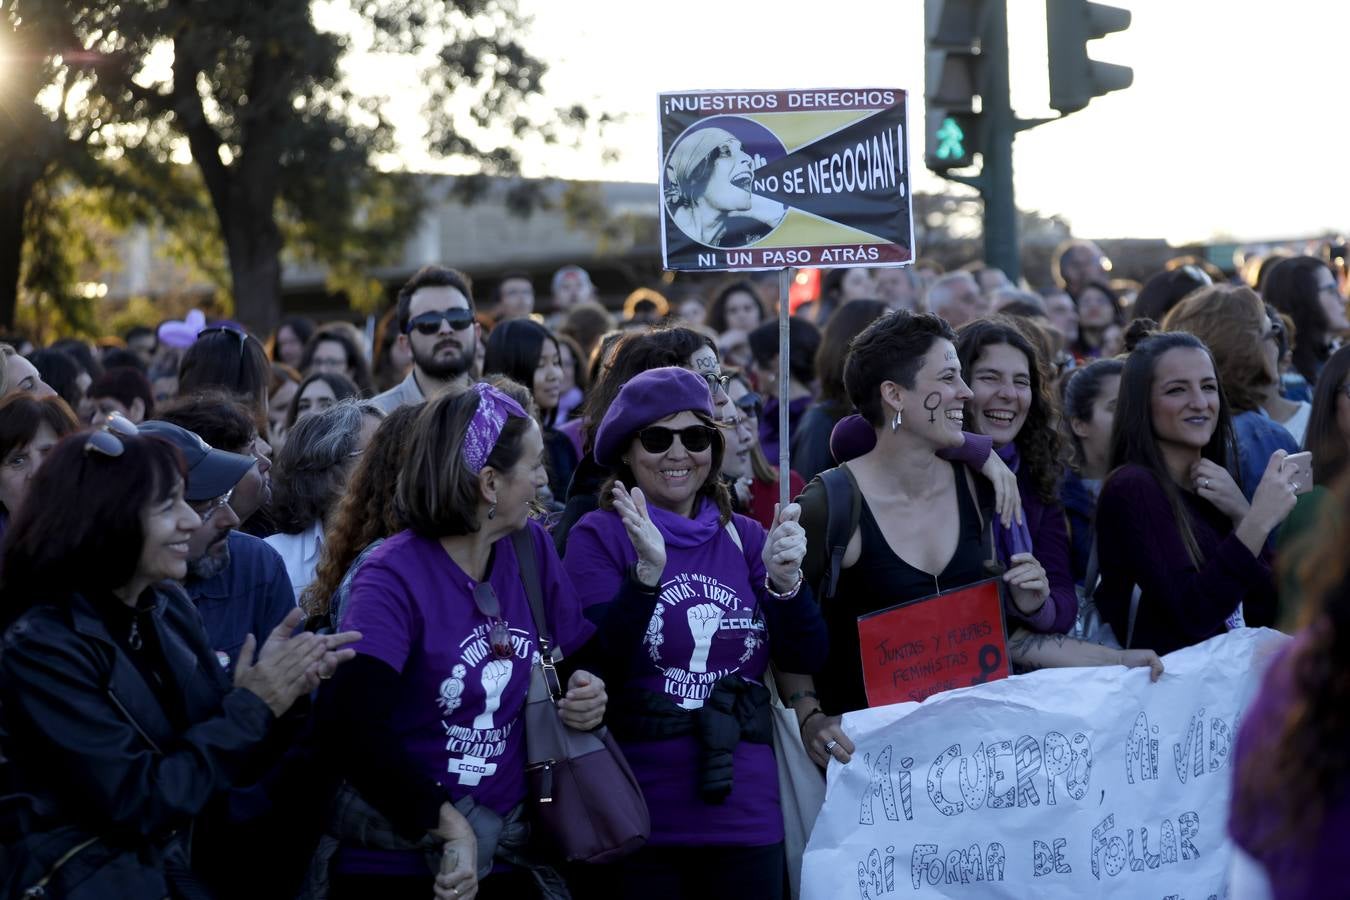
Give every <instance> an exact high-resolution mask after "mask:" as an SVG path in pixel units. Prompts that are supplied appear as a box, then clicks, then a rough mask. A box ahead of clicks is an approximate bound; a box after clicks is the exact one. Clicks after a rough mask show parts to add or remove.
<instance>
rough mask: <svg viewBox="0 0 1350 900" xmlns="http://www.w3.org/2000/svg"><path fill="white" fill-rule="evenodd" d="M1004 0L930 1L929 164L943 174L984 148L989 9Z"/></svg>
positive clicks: (927, 17)
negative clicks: (984, 36) (983, 39)
mask: <svg viewBox="0 0 1350 900" xmlns="http://www.w3.org/2000/svg"><path fill="white" fill-rule="evenodd" d="M989 2H1004V0H925V5H924V32H925V44H924V75H925V83H924V94H923V99H924V107H925V113H926V116H925V119H926V121H925V124H926V126H927V128H926V144H925V151H924V161H925V163H927V165H928V168H930V169H932V170H933V171H934V172H937V173H938V174H942V173H943V172H946V171H947V170H948V169H960V168H964V167H966V166H969V165H972V164H974V162H975V153H976V152H977V151H978V150H979V149H980V129H979V125H980V105H979V103H978V100H977V98H979V97H980V96H981V95H982V94H983V92H984V77H985V74H984V60H983V59H982V58H981V53H980V36H981V30H982V28H983V25H984V15H985V8H986V6H987V5H988V3H989Z"/></svg>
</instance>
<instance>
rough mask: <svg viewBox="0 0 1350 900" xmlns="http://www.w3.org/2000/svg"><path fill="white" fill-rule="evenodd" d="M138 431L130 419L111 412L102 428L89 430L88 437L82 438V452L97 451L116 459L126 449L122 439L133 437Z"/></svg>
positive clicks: (139, 431)
mask: <svg viewBox="0 0 1350 900" xmlns="http://www.w3.org/2000/svg"><path fill="white" fill-rule="evenodd" d="M140 433H141V430H140V429H139V428H137V427H136V425H135V423H133V422H132V421H131V420H130V419H128V418H126V417H125V416H122V415H120V414H119V413H113V414H112V415H110V416H108V420H107V421H106V422H104V423H103V427H102V428H97V429H95V430H93V431H91V432H89V437H87V438H85V439H84V452H85V453H99V454H101V455H103V456H107V457H109V458H111V459H116V458H117V457H119V456H121V455H122V454H123V453H124V452H125V451H126V447H125V446H123V444H122V439H123V438H129V437H135V436H136V435H138V434H140Z"/></svg>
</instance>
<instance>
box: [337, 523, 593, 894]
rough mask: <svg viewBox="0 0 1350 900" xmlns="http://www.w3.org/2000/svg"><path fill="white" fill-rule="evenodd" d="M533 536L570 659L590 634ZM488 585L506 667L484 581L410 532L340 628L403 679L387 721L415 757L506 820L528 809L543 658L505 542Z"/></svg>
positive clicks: (379, 565) (360, 591) (390, 549)
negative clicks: (531, 707)
mask: <svg viewBox="0 0 1350 900" xmlns="http://www.w3.org/2000/svg"><path fill="white" fill-rule="evenodd" d="M528 527H529V529H530V538H531V540H532V541H533V542H534V552H535V558H536V559H537V560H538V568H539V578H540V581H541V583H542V587H543V594H544V611H545V615H546V616H547V617H548V624H549V626H550V627H551V629H552V631H553V637H554V641H555V642H556V643H557V644H558V646H559V647H561V649H562V652H563V653H564V654H567V653H571V652H573V651H575V650H576V649H577V648H578V647H579V646H580V645H581V644H583V643H584V642H585V641H586V640H587V639H588V638H589V637H590V635H591V633H592V631H593V630H594V628H593V626H592V625H591V624H590V623H589V622H588V621H587V620H586V619H585V618H584V616H583V615H582V612H581V606H580V604H579V603H578V602H577V598H576V595H575V593H574V592H573V590H572V583H571V581H569V580H568V577H567V573H566V572H564V571H563V568H562V564H561V562H560V561H559V560H558V554H557V551H556V550H555V549H554V547H553V541H552V540H551V539H550V538H549V536H548V533H547V532H545V531H544V529H543V528H542V527H541V526H540V525H539V524H538V523H536V522H530V524H529V526H528ZM487 581H488V582H489V583H490V584H491V585H492V587H493V590H494V591H495V592H496V594H497V598H498V600H499V602H500V603H501V612H502V618H503V619H504V620H505V621H506V624H507V627H508V629H509V631H510V634H511V644H512V647H513V649H514V652H513V653H512V655H511V656H510V657H507V658H505V659H501V658H498V657H497V656H496V655H495V654H494V653H493V651H492V648H491V646H490V645H489V642H488V630H489V622H488V619H487V617H485V616H484V615H483V614H482V613H480V612H479V611H478V608H477V606H475V604H474V601H473V589H474V586H475V585H476V584H477V582H475V581H474V580H473V579H472V578H470V577H469V576H468V575H467V574H466V573H465V572H464V570H463V569H461V568H460V567H459V566H458V565H457V564H456V563H455V561H454V560H452V559H451V558H450V555H449V554H448V553H446V552H445V549H444V548H443V547H442V546H441V544H440V542H439V541H437V540H434V539H431V538H425V537H420V536H418V535H417V534H414V533H413V532H411V531H403V532H400V533H399V534H396V535H394V536H393V537H391V538H389V539H388V540H387V541H385V542H384V543H383V544H382V545H380V547H379V548H378V549H376V550H375V551H374V552H373V553H371V555H370V556H369V558H367V559H366V562H365V564H364V565H363V566H362V567H361V570H360V571H359V572H358V573H357V575H356V578H355V580H354V582H353V584H352V591H351V599H350V600H349V601H348V605H347V611H346V613H345V614H344V615H343V620H342V628H343V629H351V630H356V631H360V632H361V634H362V638H361V640H360V641H359V642H358V643H356V644H355V645H354V647H355V648H356V652H357V653H364V654H367V655H369V656H372V657H374V658H375V659H378V660H382V661H383V662H385V663H388V664H389V665H390V666H392V667H393V668H394V669H395V670H397V671H398V672H399V673H400V674H401V675H402V685H403V690H402V691H401V693H400V695H399V696H398V697H397V698H396V699H395V701H394V709H393V712H392V716H391V722H392V724H393V727H394V730H395V732H396V733H397V735H398V737H399V738H400V739H401V740H402V741H403V745H404V747H405V748H406V749H407V751H408V755H409V756H410V757H411V758H412V759H413V760H414V761H415V762H416V763H417V764H418V765H419V766H421V767H422V769H423V772H424V773H425V774H426V775H427V776H429V777H431V778H434V779H436V780H437V781H438V782H440V783H441V784H442V785H444V786H445V788H446V789H447V790H448V791H449V793H450V796H451V797H452V798H454V799H458V798H460V797H462V796H464V795H465V794H470V795H472V796H473V798H474V800H475V801H476V802H477V803H480V804H482V805H484V806H487V807H490V808H491V809H493V810H495V811H497V812H498V813H502V814H505V813H507V812H508V811H510V810H511V808H512V807H514V806H516V805H517V804H518V803H520V802H521V801H522V800H524V799H525V732H524V722H523V719H522V716H521V713H522V711H523V709H524V705H525V694H526V692H527V690H528V688H529V681H530V668H531V666H532V665H533V663H534V660H535V658H536V657H537V656H538V652H537V649H536V644H537V633H536V631H535V627H534V620H533V618H532V617H531V615H530V603H529V600H528V599H527V598H526V596H525V587H524V584H523V583H522V582H521V579H520V566H519V564H518V562H517V560H516V551H515V547H514V546H513V545H512V543H511V539H510V538H509V537H507V538H502V539H501V540H499V541H497V542H496V543H495V544H493V546H492V558H491V561H490V562H489V569H488V577H487ZM359 855H360V856H362V857H366V856H373V855H374V854H359ZM381 856H386V857H387V856H388V855H387V854H381ZM418 865H420V862H419V863H418ZM372 868H377V869H380V870H384V871H388V870H389V869H388V867H386V866H374V867H372ZM344 869H347V870H349V871H352V870H353V869H351V868H350V867H348V866H344ZM416 871H417V872H418V873H419V874H420V873H424V872H425V869H424V868H420V869H416Z"/></svg>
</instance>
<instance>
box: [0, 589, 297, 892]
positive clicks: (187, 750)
mask: <svg viewBox="0 0 1350 900" xmlns="http://www.w3.org/2000/svg"><path fill="white" fill-rule="evenodd" d="M154 592H155V603H154V605H153V608H152V610H151V612H150V614H149V618H150V621H151V622H153V625H154V628H155V631H156V635H157V636H158V639H159V645H160V647H161V648H162V649H163V652H164V656H165V659H166V662H167V667H168V670H169V672H170V673H171V674H172V676H173V681H174V682H175V683H176V685H177V690H178V691H179V692H180V693H181V695H182V708H183V710H185V711H186V720H187V721H188V722H189V723H190V724H189V725H188V727H187V728H186V730H179V729H176V728H175V727H174V726H173V725H172V724H171V723H170V720H169V717H168V715H166V713H165V711H164V709H163V708H162V707H161V705H160V703H159V702H158V700H157V698H156V696H155V694H154V693H153V692H152V690H151V689H150V686H149V685H148V684H147V683H146V681H145V679H144V678H143V677H142V675H141V673H140V671H139V670H138V669H137V668H136V665H135V664H134V663H133V662H132V661H131V660H130V659H129V658H128V657H127V656H126V654H125V653H124V652H123V651H122V649H121V648H120V647H119V645H118V644H117V642H116V641H115V640H113V638H112V637H111V636H110V635H109V633H108V630H107V628H106V627H105V626H104V622H103V619H102V618H100V616H99V615H98V613H97V612H96V611H95V608H94V606H93V605H91V604H90V603H89V601H88V600H86V599H85V598H83V597H80V596H75V597H73V598H71V600H70V601H69V602H68V603H65V604H62V605H59V606H58V605H43V606H38V607H35V608H33V609H31V610H29V611H28V612H27V613H25V614H24V615H23V616H22V617H20V618H19V619H18V621H16V622H15V623H14V624H13V625H12V626H10V628H9V629H8V631H7V632H6V633H5V636H4V642H3V647H2V649H0V717H2V719H3V729H0V741H3V750H4V756H5V757H7V758H8V763H7V764H6V768H7V769H8V771H7V772H6V781H7V782H8V787H9V789H10V790H11V791H16V792H18V793H19V794H21V795H22V796H23V802H20V803H15V802H10V803H8V804H7V806H8V807H9V809H10V810H11V811H12V810H19V812H18V813H13V812H11V814H10V815H9V816H8V820H9V826H10V828H11V829H14V828H15V825H16V824H17V826H18V827H17V830H16V831H12V832H11V833H10V834H8V835H4V834H0V839H3V840H5V841H6V842H8V843H9V852H10V860H9V862H10V866H11V869H12V870H14V871H17V867H20V866H22V867H25V868H26V869H27V871H28V872H29V873H33V872H48V871H50V870H51V868H52V866H53V865H54V864H55V863H56V861H57V860H59V859H61V858H62V857H63V856H66V855H67V853H68V852H69V851H70V850H71V849H72V848H74V847H77V846H79V845H80V844H81V843H83V842H84V841H87V840H89V839H90V838H97V840H95V841H94V842H93V844H92V845H91V846H90V847H89V848H87V849H83V850H81V851H80V852H79V853H77V854H75V855H74V856H73V857H71V858H70V859H68V860H67V861H66V862H65V863H64V864H63V867H62V868H66V867H69V868H70V869H71V870H72V871H79V872H80V877H81V878H86V879H88V880H87V881H86V882H85V883H84V884H81V885H80V886H79V889H78V891H76V890H72V891H71V892H70V893H69V894H66V893H62V891H61V888H62V883H61V882H62V880H63V879H64V878H65V877H66V876H64V875H61V874H60V873H58V877H57V878H56V879H55V880H54V881H53V882H52V883H50V884H49V885H48V887H47V896H71V897H81V896H90V897H97V896H105V897H112V896H118V897H127V898H140V897H147V898H149V897H155V898H161V897H164V896H166V895H170V894H173V895H175V896H178V895H181V894H182V893H183V892H181V891H180V890H179V888H178V886H177V885H176V884H175V882H176V881H177V879H176V878H175V877H174V876H173V875H172V872H173V871H175V870H178V871H183V870H186V868H187V855H188V847H187V844H188V840H187V835H188V834H189V832H190V829H191V825H192V822H193V819H194V817H196V816H197V815H199V814H200V813H201V812H202V811H203V809H204V808H205V807H206V805H207V803H208V802H209V801H210V800H211V799H212V798H213V797H215V796H217V795H219V794H221V793H222V792H224V791H226V790H228V789H229V788H230V787H231V786H232V785H235V784H238V783H241V781H245V780H247V777H248V775H247V773H249V772H251V771H253V770H255V768H256V767H257V766H260V765H264V764H265V763H266V759H264V758H263V757H265V756H267V753H266V752H265V750H264V745H265V743H266V738H267V735H268V733H269V731H270V730H271V728H272V725H273V722H274V717H273V715H272V712H271V710H270V709H268V707H267V705H266V704H265V703H264V702H263V701H262V700H261V699H260V698H259V697H258V696H257V695H256V694H253V693H252V692H250V691H248V690H244V689H242V688H235V687H233V686H232V684H231V683H230V681H229V679H228V678H227V676H226V675H225V673H224V671H223V670H222V668H221V666H220V663H219V662H218V660H217V658H216V655H215V653H214V651H212V650H211V648H210V646H209V645H208V643H207V639H206V634H205V632H204V631H203V629H202V625H201V620H200V618H199V617H198V615H197V611H196V609H195V608H194V607H193V605H192V602H191V601H190V600H189V599H188V598H187V596H186V595H185V594H184V593H183V592H182V590H181V589H180V588H179V587H178V586H177V585H170V584H164V585H160V586H157V587H156V588H155V589H154ZM7 799H9V800H10V801H13V800H14V797H13V795H11V797H10V798H7ZM166 869H167V870H169V872H170V873H171V874H169V875H166ZM28 877H30V878H31V874H30V875H29V876H28ZM71 877H73V876H71ZM54 889H55V890H54ZM3 892H4V888H3V879H0V894H3ZM188 893H195V892H188Z"/></svg>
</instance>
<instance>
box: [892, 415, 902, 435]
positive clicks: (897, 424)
mask: <svg viewBox="0 0 1350 900" xmlns="http://www.w3.org/2000/svg"><path fill="white" fill-rule="evenodd" d="M900 421H901V420H900V410H898V409H897V410H896V411H895V418H894V419H893V420H892V421H891V434H895V432H897V431H899V430H900Z"/></svg>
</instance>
